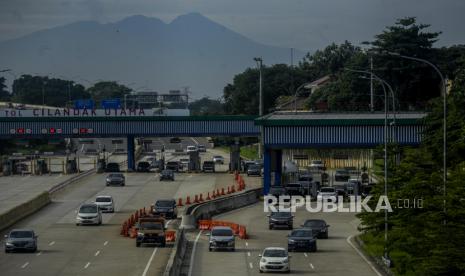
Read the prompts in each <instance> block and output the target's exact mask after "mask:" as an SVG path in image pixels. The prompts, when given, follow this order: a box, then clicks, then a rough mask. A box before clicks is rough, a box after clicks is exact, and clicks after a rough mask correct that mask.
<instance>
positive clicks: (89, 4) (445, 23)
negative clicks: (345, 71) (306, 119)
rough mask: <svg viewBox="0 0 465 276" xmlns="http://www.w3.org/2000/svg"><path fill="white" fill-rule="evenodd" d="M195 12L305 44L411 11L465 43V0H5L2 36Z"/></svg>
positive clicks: (258, 37)
mask: <svg viewBox="0 0 465 276" xmlns="http://www.w3.org/2000/svg"><path fill="white" fill-rule="evenodd" d="M189 12H199V13H201V14H203V15H204V16H206V17H209V18H210V19H212V20H214V21H216V22H218V23H220V24H222V25H224V26H226V27H228V28H230V29H232V30H234V31H236V32H239V33H241V34H243V35H245V36H247V37H249V38H251V39H253V40H255V41H258V42H261V43H264V44H269V45H273V46H281V47H289V48H290V47H294V48H298V49H302V50H307V49H318V48H322V47H324V46H326V45H328V44H329V43H331V42H342V41H344V40H349V41H351V42H353V43H354V44H358V43H360V42H361V41H366V40H372V39H373V35H375V34H377V33H380V32H381V31H382V30H383V28H384V27H385V26H388V25H392V24H393V23H394V22H395V20H396V19H397V18H401V17H405V16H416V17H418V21H419V22H421V23H428V24H431V25H432V26H431V29H430V30H431V31H442V32H443V33H442V35H441V36H440V42H439V45H451V44H465V31H464V29H463V28H464V26H465V16H464V14H465V0H0V41H4V40H8V39H12V38H16V37H20V36H23V35H25V34H28V33H31V32H34V31H37V30H41V29H45V28H51V27H55V26H59V25H64V24H67V23H72V22H75V21H80V20H96V21H99V22H102V23H105V22H113V21H118V20H120V19H122V18H124V17H127V16H130V15H134V14H142V15H145V16H152V17H158V18H160V19H162V20H164V21H165V22H169V21H171V20H172V19H173V18H175V17H176V16H178V15H181V14H185V13H189Z"/></svg>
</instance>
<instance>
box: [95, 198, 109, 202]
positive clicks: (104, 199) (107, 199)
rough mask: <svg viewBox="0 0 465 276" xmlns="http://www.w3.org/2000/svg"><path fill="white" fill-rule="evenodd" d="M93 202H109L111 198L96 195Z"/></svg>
mask: <svg viewBox="0 0 465 276" xmlns="http://www.w3.org/2000/svg"><path fill="white" fill-rule="evenodd" d="M95 202H111V198H110V197H97V198H96V199H95Z"/></svg>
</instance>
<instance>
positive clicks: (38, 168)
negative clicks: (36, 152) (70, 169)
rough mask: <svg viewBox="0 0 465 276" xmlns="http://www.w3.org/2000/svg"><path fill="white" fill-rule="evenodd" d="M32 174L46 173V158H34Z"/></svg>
mask: <svg viewBox="0 0 465 276" xmlns="http://www.w3.org/2000/svg"><path fill="white" fill-rule="evenodd" d="M34 169H35V170H34V174H36V175H42V174H46V173H48V166H47V160H46V159H44V158H39V159H36V160H35V167H34Z"/></svg>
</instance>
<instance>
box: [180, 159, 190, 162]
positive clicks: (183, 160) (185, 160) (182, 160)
mask: <svg viewBox="0 0 465 276" xmlns="http://www.w3.org/2000/svg"><path fill="white" fill-rule="evenodd" d="M181 162H189V159H181Z"/></svg>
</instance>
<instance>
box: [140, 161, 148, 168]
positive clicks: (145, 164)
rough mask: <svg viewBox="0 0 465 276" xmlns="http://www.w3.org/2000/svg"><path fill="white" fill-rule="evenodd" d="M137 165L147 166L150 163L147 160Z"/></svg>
mask: <svg viewBox="0 0 465 276" xmlns="http://www.w3.org/2000/svg"><path fill="white" fill-rule="evenodd" d="M139 166H141V167H147V166H150V164H149V163H148V162H140V163H139Z"/></svg>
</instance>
